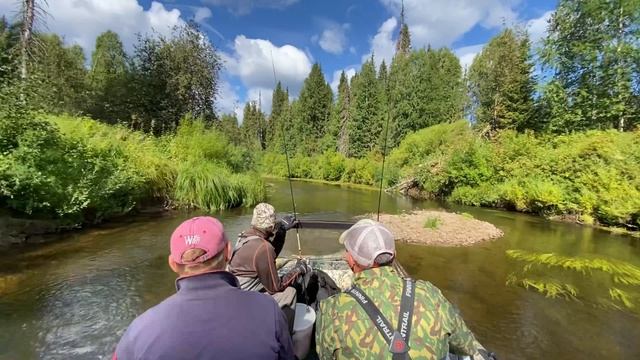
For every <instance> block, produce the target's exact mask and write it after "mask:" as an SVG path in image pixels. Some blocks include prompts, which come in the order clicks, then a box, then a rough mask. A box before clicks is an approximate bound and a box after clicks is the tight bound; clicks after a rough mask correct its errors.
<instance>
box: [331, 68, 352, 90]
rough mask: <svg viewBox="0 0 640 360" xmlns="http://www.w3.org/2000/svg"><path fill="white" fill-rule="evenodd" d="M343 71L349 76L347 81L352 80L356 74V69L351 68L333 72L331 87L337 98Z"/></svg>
mask: <svg viewBox="0 0 640 360" xmlns="http://www.w3.org/2000/svg"><path fill="white" fill-rule="evenodd" d="M343 71H344V74H345V75H346V76H347V80H351V78H352V77H353V75H355V74H356V68H355V67H349V68H346V69H344V70H336V71H334V72H333V80H331V84H330V85H331V90H333V94H334V95H335V96H338V86H339V85H340V75H342V72H343Z"/></svg>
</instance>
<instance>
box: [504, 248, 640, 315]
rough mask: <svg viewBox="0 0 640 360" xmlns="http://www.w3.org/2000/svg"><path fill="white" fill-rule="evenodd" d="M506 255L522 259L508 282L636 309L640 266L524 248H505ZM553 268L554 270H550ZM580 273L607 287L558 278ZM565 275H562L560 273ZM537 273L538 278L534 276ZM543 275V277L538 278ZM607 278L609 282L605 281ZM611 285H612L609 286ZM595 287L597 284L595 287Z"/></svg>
mask: <svg viewBox="0 0 640 360" xmlns="http://www.w3.org/2000/svg"><path fill="white" fill-rule="evenodd" d="M506 255H507V257H509V258H511V259H513V260H515V261H519V262H523V263H525V265H524V267H523V268H522V270H520V271H518V272H516V273H512V274H510V275H508V276H507V285H511V286H522V287H524V288H525V289H530V288H532V289H534V290H536V291H538V292H540V293H542V294H544V295H545V296H547V297H552V298H556V297H564V298H566V299H572V300H581V301H582V300H586V302H590V303H592V304H594V305H596V306H605V307H609V308H615V309H628V310H632V311H637V309H638V306H640V296H639V295H638V286H640V268H638V267H637V266H635V265H632V264H629V263H626V262H623V261H619V260H608V259H603V258H586V257H569V256H562V255H558V254H554V253H548V254H541V253H533V252H528V251H523V250H507V252H506ZM551 270H553V271H551ZM575 274H579V275H581V276H583V277H589V278H593V279H601V280H604V281H605V283H606V284H608V285H607V286H605V287H604V288H605V289H607V290H608V291H607V292H606V293H604V292H602V291H596V292H595V294H594V291H593V290H592V289H589V290H586V289H585V290H584V291H581V290H579V289H577V288H576V287H575V286H573V285H571V284H569V283H566V282H565V281H560V280H558V279H554V278H553V277H557V278H563V279H564V278H569V279H570V278H573V277H574V275H575ZM563 275H564V276H563ZM534 277H538V278H534ZM539 277H543V279H539ZM606 279H608V282H606V281H607V280H606ZM612 285H613V286H612ZM594 288H595V289H596V290H597V289H598V288H601V286H600V287H594Z"/></svg>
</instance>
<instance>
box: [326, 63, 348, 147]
mask: <svg viewBox="0 0 640 360" xmlns="http://www.w3.org/2000/svg"><path fill="white" fill-rule="evenodd" d="M350 122H351V89H350V87H349V79H347V75H346V74H345V72H344V71H342V73H341V74H340V83H339V84H338V99H337V101H336V103H335V105H334V106H333V110H332V113H331V137H332V139H333V143H334V150H337V151H338V152H339V153H341V154H342V155H345V156H348V155H349V126H350Z"/></svg>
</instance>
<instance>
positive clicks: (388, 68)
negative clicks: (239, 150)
mask: <svg viewBox="0 0 640 360" xmlns="http://www.w3.org/2000/svg"><path fill="white" fill-rule="evenodd" d="M23 22H24V20H22V22H21V21H18V22H16V23H13V24H10V23H8V21H7V20H6V19H1V20H0V84H15V86H19V87H20V89H21V90H20V92H21V94H22V95H23V96H24V97H25V98H26V100H27V101H28V103H29V105H30V106H31V107H32V108H34V109H37V110H43V111H45V112H49V113H63V112H64V113H70V114H82V115H88V116H91V117H93V118H95V119H99V120H101V121H105V122H107V123H112V124H114V123H120V124H124V125H126V126H128V127H130V128H131V129H135V130H142V131H145V132H149V133H153V134H156V135H161V134H164V133H167V132H172V131H175V129H176V128H177V127H178V125H179V123H180V121H181V119H182V118H183V117H184V116H185V115H186V114H191V115H192V116H195V117H202V118H204V119H205V120H206V122H207V123H209V124H215V126H217V127H219V129H220V130H221V131H222V132H224V133H225V134H227V135H228V137H229V138H230V139H232V140H233V141H234V142H236V143H237V144H240V145H243V146H247V147H249V148H251V149H255V150H272V151H282V149H283V147H284V146H285V145H286V146H287V147H288V150H290V151H292V152H295V153H299V154H301V155H312V154H317V153H322V152H325V151H336V152H339V153H341V154H342V155H344V156H348V157H358V158H362V157H365V156H367V155H368V154H371V153H377V154H380V153H382V152H383V150H384V149H385V142H386V143H387V146H386V148H387V149H391V148H393V147H396V146H397V145H398V144H399V143H400V141H402V139H404V138H405V137H406V136H407V135H408V134H410V133H413V132H415V131H417V130H420V129H422V128H425V127H428V126H432V125H435V124H439V123H451V122H455V121H458V120H460V119H463V118H465V117H466V118H468V119H469V120H470V122H471V123H472V124H473V125H474V126H476V127H477V128H479V129H480V130H481V131H482V132H483V133H484V134H486V135H487V136H488V137H491V136H493V134H495V133H496V132H498V131H500V130H502V129H514V130H517V131H519V132H525V131H533V132H536V133H556V134H561V133H572V132H576V131H584V130H588V129H607V128H615V129H618V130H620V131H629V130H633V129H635V128H636V127H637V126H638V125H639V124H640V120H639V119H640V50H639V40H638V39H639V38H640V26H639V24H640V0H616V1H613V0H611V1H600V0H585V1H578V0H561V1H560V2H559V4H558V8H557V10H556V12H555V13H554V14H553V16H552V17H551V20H550V22H549V25H548V32H547V37H546V38H545V39H544V40H543V44H542V46H541V47H540V48H533V47H532V44H531V41H530V39H529V35H528V34H527V32H526V30H524V29H521V28H517V27H516V28H507V29H504V30H503V31H502V32H501V33H500V34H498V35H497V36H496V37H494V38H493V39H491V40H490V41H489V43H488V44H487V45H486V46H485V47H484V49H483V50H482V51H481V52H480V53H479V54H478V55H477V56H476V57H475V59H474V61H473V63H472V64H471V66H470V67H469V68H468V69H463V68H462V67H461V65H460V63H459V60H458V58H457V57H456V56H455V54H454V53H453V52H452V51H451V50H450V49H448V48H441V49H434V48H431V47H426V48H423V49H412V47H411V35H410V29H409V27H408V26H407V24H406V23H405V22H404V19H402V21H401V26H400V32H399V35H398V40H397V44H396V54H395V56H394V57H393V59H392V61H391V63H390V64H387V63H385V62H384V61H382V62H381V63H380V65H379V66H376V64H377V62H376V61H375V60H376V59H375V58H374V56H375V55H372V57H371V58H370V59H368V60H367V61H365V62H364V63H363V64H362V67H361V69H360V71H358V72H357V73H356V74H355V76H353V77H352V78H350V79H349V78H348V77H347V75H346V74H345V73H344V72H343V73H342V74H341V77H340V83H339V86H338V88H337V94H334V93H333V92H332V90H331V87H330V86H329V84H328V83H327V80H326V79H325V77H324V75H323V71H322V68H321V66H320V64H314V65H313V67H312V69H311V72H310V73H309V76H308V77H307V78H306V79H305V81H304V84H303V86H302V89H301V92H300V94H299V96H298V98H297V99H294V100H293V101H291V97H290V94H289V92H288V89H286V88H284V87H283V86H282V84H280V83H278V84H277V86H276V88H275V89H274V91H273V94H272V104H271V105H272V106H271V108H272V111H271V113H270V114H269V115H267V114H265V113H264V112H263V111H262V106H261V104H260V103H259V101H249V102H247V104H246V105H245V107H244V112H243V121H242V123H241V124H239V123H238V120H237V119H236V117H235V115H233V114H224V115H222V116H216V113H215V100H216V96H217V93H218V83H219V79H218V74H219V71H220V69H221V66H222V65H221V61H220V58H219V56H218V54H217V51H216V49H215V47H214V46H213V45H212V44H211V43H210V42H209V41H208V40H207V38H206V36H204V34H203V33H201V32H200V30H199V29H198V28H197V26H196V25H194V24H191V23H190V24H185V25H183V26H179V27H176V28H174V29H173V32H172V34H170V35H169V36H162V35H160V34H151V35H139V36H138V39H137V42H136V43H135V45H134V50H133V53H132V54H127V52H125V50H124V47H123V44H122V41H121V40H120V39H119V37H118V35H117V34H116V33H114V32H112V31H107V32H105V33H103V34H101V35H100V36H99V37H98V38H97V39H96V47H95V49H94V51H93V52H92V56H91V59H90V62H89V64H87V61H86V59H85V57H84V52H83V49H81V48H80V47H79V46H78V45H74V46H65V45H64V43H63V40H62V39H61V38H60V37H59V36H57V35H53V34H39V33H34V34H33V35H32V37H33V41H32V45H31V47H30V51H29V56H26V61H25V57H24V56H22V55H24V52H23V51H22V50H23V49H24V46H22V42H23V41H21V38H23V37H24V36H21V29H23V28H24V26H23ZM22 63H24V64H25V66H26V67H25V69H21V68H22V66H21V64H22ZM22 70H24V71H25V72H26V75H25V76H24V77H22V80H20V79H21V73H22Z"/></svg>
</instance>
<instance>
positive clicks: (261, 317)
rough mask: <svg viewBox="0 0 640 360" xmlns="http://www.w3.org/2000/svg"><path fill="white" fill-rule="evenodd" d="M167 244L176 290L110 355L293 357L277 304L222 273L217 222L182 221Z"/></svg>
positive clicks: (225, 248) (226, 248)
mask: <svg viewBox="0 0 640 360" xmlns="http://www.w3.org/2000/svg"><path fill="white" fill-rule="evenodd" d="M170 247H171V254H170V255H169V266H170V267H171V269H172V270H173V271H174V272H176V273H177V274H178V275H179V276H180V277H179V278H178V280H176V288H177V292H176V294H174V295H172V296H170V297H169V298H167V299H165V300H164V301H163V302H161V303H160V304H158V305H156V306H154V307H153V308H151V309H149V310H147V311H146V312H145V313H143V314H142V315H140V316H139V317H138V318H136V319H135V320H134V321H133V322H132V323H131V325H130V326H129V328H128V329H127V330H126V331H125V333H124V335H123V336H122V338H121V340H120V342H119V343H118V346H117V347H116V351H115V353H114V356H113V359H114V360H142V359H154V360H155V359H202V360H215V359H224V360H227V359H232V360H233V359H265V360H272V359H273V360H276V359H293V358H294V355H293V345H292V341H291V337H290V335H289V331H288V326H287V321H286V319H285V316H284V314H283V313H282V311H281V310H280V308H279V307H278V304H277V303H276V302H275V301H274V300H273V299H272V298H271V297H270V296H267V295H264V294H260V293H257V292H248V291H244V290H241V289H240V288H239V285H238V280H237V279H236V277H234V276H233V275H232V274H231V273H229V272H227V271H224V270H223V269H224V268H225V267H226V265H227V262H228V260H229V258H230V257H231V247H230V244H229V242H228V240H227V238H226V236H225V235H224V229H223V227H222V224H221V223H220V222H219V221H218V220H216V219H214V218H211V217H196V218H193V219H190V220H187V221H185V222H183V223H182V224H181V225H180V226H178V228H177V229H176V230H175V231H174V232H173V234H172V235H171V242H170Z"/></svg>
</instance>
